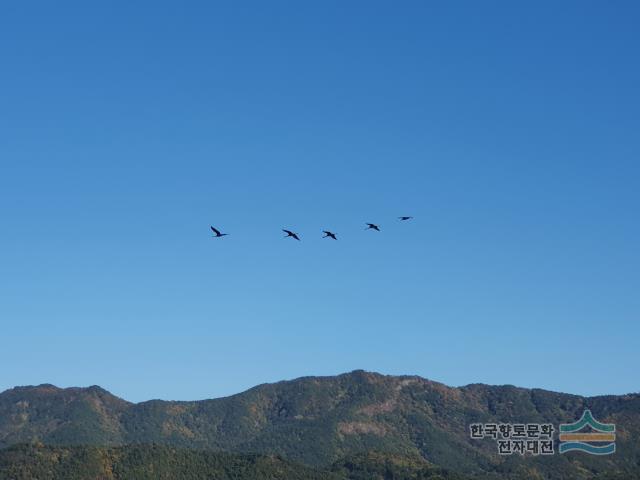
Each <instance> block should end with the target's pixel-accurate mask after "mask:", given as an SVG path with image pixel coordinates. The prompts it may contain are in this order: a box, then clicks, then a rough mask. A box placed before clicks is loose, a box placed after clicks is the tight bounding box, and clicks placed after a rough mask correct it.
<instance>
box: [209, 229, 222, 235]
mask: <svg viewBox="0 0 640 480" xmlns="http://www.w3.org/2000/svg"><path fill="white" fill-rule="evenodd" d="M211 231H212V232H213V233H215V234H216V235H220V231H219V230H217V229H215V228H213V227H211Z"/></svg>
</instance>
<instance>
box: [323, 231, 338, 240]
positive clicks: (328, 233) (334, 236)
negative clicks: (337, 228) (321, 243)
mask: <svg viewBox="0 0 640 480" xmlns="http://www.w3.org/2000/svg"><path fill="white" fill-rule="evenodd" d="M322 233H324V237H322V238H327V237H329V238H333V239H334V240H337V239H338V238H337V237H336V234H335V233H333V232H330V231H329V230H323V231H322Z"/></svg>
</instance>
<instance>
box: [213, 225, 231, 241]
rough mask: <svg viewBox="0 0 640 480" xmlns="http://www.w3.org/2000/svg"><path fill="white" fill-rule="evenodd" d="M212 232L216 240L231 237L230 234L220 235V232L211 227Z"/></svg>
mask: <svg viewBox="0 0 640 480" xmlns="http://www.w3.org/2000/svg"><path fill="white" fill-rule="evenodd" d="M211 231H212V232H213V236H214V237H215V238H220V237H226V236H227V235H229V234H228V233H220V230H218V229H217V228H213V227H211Z"/></svg>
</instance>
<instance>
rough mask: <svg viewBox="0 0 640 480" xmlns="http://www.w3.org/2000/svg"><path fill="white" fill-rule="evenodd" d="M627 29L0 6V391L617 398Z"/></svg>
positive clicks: (374, 9)
mask: <svg viewBox="0 0 640 480" xmlns="http://www.w3.org/2000/svg"><path fill="white" fill-rule="evenodd" d="M516 4H517V5H516ZM639 22H640V8H639V7H638V4H637V3H636V2H623V1H621V2H614V3H610V2H588V1H580V2H578V1H576V2H526V3H525V2H507V1H503V2H493V1H489V2H417V1H416V2H411V1H408V2H372V1H366V2H365V1H354V2H338V1H335V2H293V1H292V2H281V1H275V2H182V3H181V4H180V5H178V4H177V3H176V2H173V4H171V3H168V2H158V1H154V2H142V1H140V2H80V1H78V2H29V3H24V2H6V3H4V4H3V5H2V6H0V58H1V59H2V67H1V72H2V73H1V75H0V164H1V171H0V217H1V218H2V226H1V227H0V229H1V235H0V265H1V268H0V272H1V274H0V322H1V323H0V326H1V328H2V335H1V336H0V345H1V348H0V364H2V365H3V366H4V367H3V368H2V370H1V373H0V390H2V389H5V388H10V387H12V386H14V385H25V384H39V383H54V384H57V385H60V386H72V385H80V386H86V385H92V384H99V385H101V386H103V387H105V388H107V389H109V390H111V391H112V392H114V393H115V394H117V395H120V396H123V397H125V398H127V399H130V400H135V401H138V400H145V399H150V398H165V399H199V398H208V397H215V396H222V395H228V394H232V393H236V392H238V391H241V390H243V389H245V388H248V387H250V386H253V385H255V384H258V383H264V382H271V381H277V380H281V379H290V378H294V377H298V376H305V375H331V374H337V373H341V372H345V371H350V370H353V369H357V368H362V369H366V370H374V371H379V372H382V373H388V374H418V375H421V376H424V377H427V378H431V379H434V380H438V381H442V382H444V383H447V384H449V385H463V384H467V383H474V382H483V383H492V384H505V383H507V384H516V385H520V386H526V387H534V386H535V387H543V388H547V389H553V390H560V391H568V392H572V393H579V394H589V395H592V394H604V393H625V392H631V391H638V389H639V388H640V387H639V386H638V383H637V367H638V365H640V349H638V339H640V327H639V326H638V325H639V322H638V320H640V319H639V313H640V295H639V294H638V292H639V290H640V273H639V272H640V254H639V251H640V250H639V248H638V245H639V242H640V228H639V227H638V218H639V216H638V212H639V210H640V201H639V196H638V192H639V191H640V189H639V183H640V162H639V160H638V159H639V158H640V135H638V132H639V131H640V116H639V113H638V112H640V94H639V88H638V85H640V66H639V63H638V61H637V52H638V49H639V48H640V34H639V33H638V28H637V26H638V23H639ZM398 215H413V216H415V220H414V221H412V222H407V223H402V224H401V223H399V222H398V221H396V220H395V217H396V216H398ZM364 222H377V223H379V224H380V225H381V227H382V232H380V233H376V232H371V231H364V230H363V228H364ZM210 224H214V225H217V226H219V227H220V228H221V229H223V230H224V231H226V232H228V233H230V234H231V235H230V236H228V237H225V238H223V239H213V238H211V236H210V234H209V231H208V228H209V225H210ZM281 228H291V229H293V230H295V231H297V232H299V233H300V234H301V235H302V242H299V243H298V242H295V241H292V240H291V239H287V240H284V239H283V238H282V233H281V231H280V229H281ZM324 228H328V229H333V230H335V231H337V232H338V235H339V237H340V240H339V241H338V242H333V241H331V240H323V239H322V238H321V230H322V229H324Z"/></svg>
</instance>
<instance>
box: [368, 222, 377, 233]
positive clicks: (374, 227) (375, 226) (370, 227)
mask: <svg viewBox="0 0 640 480" xmlns="http://www.w3.org/2000/svg"><path fill="white" fill-rule="evenodd" d="M367 225H368V227H367V228H365V230H376V231H378V232H379V231H380V227H379V226H378V225H376V224H374V223H367Z"/></svg>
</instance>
